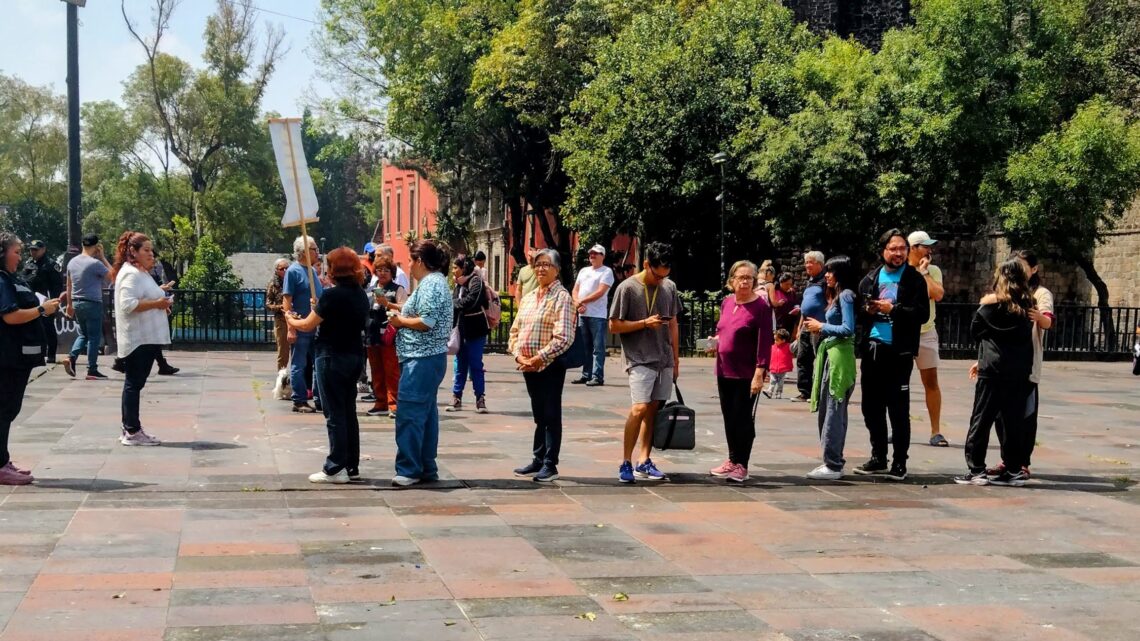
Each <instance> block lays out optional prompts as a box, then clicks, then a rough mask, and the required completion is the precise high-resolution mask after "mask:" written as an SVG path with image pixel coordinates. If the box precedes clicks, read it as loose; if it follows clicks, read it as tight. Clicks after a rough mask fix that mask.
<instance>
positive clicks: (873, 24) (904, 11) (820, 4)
mask: <svg viewBox="0 0 1140 641" xmlns="http://www.w3.org/2000/svg"><path fill="white" fill-rule="evenodd" d="M784 6H786V7H788V8H789V9H791V10H792V11H793V12H795V14H796V18H797V19H798V20H800V21H802V22H806V23H807V24H808V25H809V26H810V27H811V29H812V30H813V31H816V32H824V31H833V32H835V33H838V34H839V35H841V36H855V38H856V39H857V40H859V41H860V42H862V43H863V44H866V45H869V46H871V47H878V45H879V42H880V41H881V40H882V38H883V32H885V31H886V30H887V29H890V28H892V27H900V26H902V25H905V24H907V23H908V22H909V21H910V0H784Z"/></svg>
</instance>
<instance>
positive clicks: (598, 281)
mask: <svg viewBox="0 0 1140 641" xmlns="http://www.w3.org/2000/svg"><path fill="white" fill-rule="evenodd" d="M613 284H614V270H612V269H610V268H609V267H606V266H605V265H602V266H601V267H599V268H597V269H594V266H593V265H587V266H586V267H583V268H582V269H581V270H580V271H579V272H578V278H577V280H575V281H574V286H575V287H576V288H577V289H578V300H582V299H583V298H585V297H587V296H589V295H590V294H593V293H594V292H596V291H598V289H599V288H600V287H601V286H602V285H609V286H610V287H613ZM608 298H609V292H606V294H605V295H603V296H599V297H598V298H597V299H596V300H592V301H590V302H588V303H586V311H585V313H583V314H582V316H585V317H587V318H609V305H608V304H607V299H608Z"/></svg>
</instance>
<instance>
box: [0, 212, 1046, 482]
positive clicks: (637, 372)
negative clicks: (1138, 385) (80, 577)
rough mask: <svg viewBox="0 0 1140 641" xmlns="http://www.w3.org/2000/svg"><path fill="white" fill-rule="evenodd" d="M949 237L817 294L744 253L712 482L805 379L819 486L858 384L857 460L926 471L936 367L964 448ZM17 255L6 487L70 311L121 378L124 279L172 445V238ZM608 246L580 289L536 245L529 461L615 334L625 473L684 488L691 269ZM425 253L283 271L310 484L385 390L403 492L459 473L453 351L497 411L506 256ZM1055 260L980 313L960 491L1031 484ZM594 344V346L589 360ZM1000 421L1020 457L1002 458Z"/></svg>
mask: <svg viewBox="0 0 1140 641" xmlns="http://www.w3.org/2000/svg"><path fill="white" fill-rule="evenodd" d="M936 242H937V241H936V240H934V239H932V238H931V237H930V235H929V234H927V233H925V232H922V231H915V232H912V233H910V234H909V235H906V234H904V233H903V232H902V231H901V230H898V229H891V230H888V231H887V232H885V233H884V234H883V235H882V237H881V238H880V240H879V250H880V258H881V261H880V264H879V265H877V266H876V267H875V268H874V269H872V270H871V271H870V272H868V273H867V274H865V275H864V276H863V277H862V278H860V276H859V272H858V267H857V265H856V263H855V262H854V261H852V260H851V259H850V258H848V257H846V256H833V257H831V258H830V259H826V258H825V256H824V255H823V254H822V253H821V252H818V251H809V252H807V253H805V254H804V256H803V259H804V270H805V275H806V279H805V283H804V287H803V288H802V290H801V291H797V290H796V286H795V278H794V277H793V276H792V275H791V274H789V273H779V272H778V271H777V270H776V268H775V266H774V265H773V264H772V262H771V261H764V262H763V263H762V264H761V265H760V266H757V265H756V264H755V263H753V262H751V261H748V260H741V261H738V262H736V263H735V264H733V265H732V267H731V269H730V270H729V272H728V281H727V282H726V283H725V287H726V289H727V290H728V294H727V295H726V296H725V297H724V299H723V300H722V301H721V303H720V314H719V319H718V321H717V324H716V331H715V333H714V335H713V336H710V337H709V339H708V340H707V349H708V350H709V352H710V353H713V354H715V377H716V385H717V391H718V395H719V399H720V406H721V412H722V415H723V421H724V435H725V442H726V450H727V451H726V458H725V460H724V462H723V463H722V464H720V465H719V466H717V467H715V468H713V469H711V470H709V473H710V474H711V475H713V476H715V477H720V478H724V479H726V480H728V481H730V482H743V481H745V480H747V479H748V478H749V473H748V467H749V462H750V457H751V453H752V448H753V442H754V441H755V439H756V407H757V401H758V398H759V396H760V395H761V394H763V395H764V396H766V397H768V398H773V399H778V398H782V396H783V392H784V385H785V380H786V378H787V376H788V375H789V374H791V373H792V372H795V374H796V378H795V381H794V384H795V387H796V391H797V392H798V395H797V396H795V397H794V398H793V399H792V400H793V401H798V402H807V403H809V404H810V408H811V410H812V411H814V412H817V413H818V420H817V426H818V435H819V445H820V456H821V464H820V465H819V466H818V467H816V468H815V469H813V470H811V471H809V472H807V477H808V478H811V479H815V480H836V479H840V478H842V477H843V475H844V473H845V472H846V471H847V461H846V459H845V457H844V446H845V443H846V438H847V433H848V426H849V418H850V417H849V413H848V407H849V405H850V402H851V398H852V395H853V393H854V390H855V387H856V379H857V378H858V385H859V388H860V394H861V409H862V416H863V421H864V424H865V426H866V428H867V432H868V441H869V444H870V450H871V456H870V458H869V459H868V460H866V461H865V462H863V463H862V464H860V465H858V466H856V467H854V468H853V469H852V470H851V471H852V472H853V473H855V474H858V475H881V476H884V477H885V478H887V479H891V480H896V481H901V480H904V479H906V477H907V472H908V471H907V460H908V456H909V451H908V450H909V446H910V441H911V435H910V431H911V424H910V422H911V417H910V382H911V378H912V373H913V370H914V369H915V368H917V369H918V370H919V377H920V380H921V381H922V384H923V389H924V392H925V398H926V405H927V409H928V414H929V416H930V422H931V435H930V438H929V444H930V445H931V446H936V447H945V446H947V445H948V444H949V442H948V440H947V438H946V437H945V436H944V435H943V434H942V433H941V429H940V422H939V421H940V410H941V395H940V393H939V388H938V377H937V370H938V366H939V359H938V336H937V333H936V330H935V324H934V320H935V319H934V315H935V310H936V307H935V303H936V302H937V301H939V300H941V299H942V297H943V296H944V293H945V292H944V288H943V286H942V283H943V279H942V273H941V271H940V270H939V269H938V268H937V267H936V266H935V265H933V264H932V261H931V248H932V246H933V245H935V243H936ZM0 247H2V256H3V263H2V266H3V269H2V270H0V318H2V320H3V325H0V329H2V330H3V331H2V332H0V337H2V339H3V340H2V341H0V349H2V350H3V357H2V360H0V376H2V377H3V380H2V381H0V383H2V384H3V386H4V388H5V389H6V390H12V391H14V392H16V393H14V394H12V393H10V394H6V395H5V396H4V401H3V405H2V407H0V437H2V439H3V442H2V444H3V446H4V449H3V450H0V454H2V457H0V460H2V462H3V464H2V466H0V483H2V484H26V483H30V482H31V481H32V480H33V479H32V476H31V474H30V473H29V472H28V471H27V470H22V469H20V468H18V467H17V466H16V465H15V464H14V463H12V461H11V460H10V456H9V455H8V452H7V449H6V445H7V436H8V432H9V430H10V427H11V422H12V420H13V419H14V418H15V416H16V415H17V414H18V413H19V410H20V407H21V403H22V398H23V389H24V387H25V386H26V384H27V380H28V376H29V373H30V371H31V369H32V368H33V367H35V366H37V365H41V364H43V363H44V362H46V361H47V360H50V359H51V358H53V357H54V350H52V348H51V346H50V343H49V341H48V335H49V334H50V335H53V336H54V333H55V332H54V327H53V326H51V324H50V320H51V318H52V316H53V315H55V314H56V313H57V312H58V311H59V310H60V309H61V307H62V308H63V309H65V310H66V312H67V314H68V315H69V316H70V317H72V318H74V319H76V322H77V325H78V328H79V339H78V340H77V341H76V342H75V344H74V345H73V347H72V349H71V351H70V353H69V354H68V357H67V359H66V361H65V363H64V367H65V369H66V370H67V373H68V374H69V375H72V376H75V367H76V363H77V358H78V357H79V356H80V355H81V354H82V353H84V351H86V354H87V378H88V379H90V380H99V379H101V378H105V376H103V375H102V374H101V373H100V372H99V369H98V366H97V359H98V355H99V351H100V346H101V345H100V343H101V337H102V331H103V327H102V323H103V318H104V311H103V309H102V307H103V301H104V289H105V288H106V286H107V285H108V284H110V285H111V290H112V292H113V295H112V301H113V305H114V312H115V336H116V339H117V346H118V357H119V363H118V364H117V365H116V369H121V371H123V372H124V374H125V377H124V384H123V392H122V408H121V414H122V427H121V432H120V437H119V438H120V442H121V443H122V444H123V445H158V444H160V441H159V439H158V438H156V437H154V436H153V435H151V434H149V433H148V432H147V431H146V430H145V429H144V427H143V421H142V417H141V416H140V397H141V392H142V390H143V388H144V387H145V385H146V382H147V379H148V377H149V375H150V373H151V370H152V368H153V366H154V364H155V362H156V361H159V360H160V359H161V354H162V348H163V346H165V345H168V344H169V343H170V325H169V321H168V314H169V312H170V310H171V307H172V302H173V299H172V297H171V296H170V295H169V293H170V289H171V287H172V285H173V283H171V282H165V283H164V282H163V281H164V280H165V278H164V275H162V274H161V268H157V267H156V266H157V265H160V264H161V263H159V262H158V261H157V260H156V257H155V253H154V247H153V245H152V243H151V241H150V240H149V239H148V238H147V237H146V236H144V235H143V234H140V233H137V232H125V233H124V234H123V235H122V236H121V237H120V238H119V239H118V242H117V243H116V247H115V252H114V261H113V262H111V261H108V260H107V258H106V257H105V256H104V253H103V249H102V245H101V244H100V242H99V239H98V238H97V237H95V236H93V235H89V236H87V237H85V238H84V239H83V254H82V255H80V256H77V257H76V258H75V259H73V260H72V261H71V262H70V263H69V265H68V267H67V271H66V277H64V276H63V275H61V274H60V273H59V272H58V271H56V272H54V273H55V278H53V277H52V268H51V266H50V263H49V261H46V260H45V258H44V252H43V249H44V248H43V246H42V243H38V241H37V242H33V243H30V246H29V248H30V250H31V259H30V260H29V261H28V264H27V267H25V268H24V271H23V273H22V274H21V271H20V267H21V265H22V250H23V245H22V243H21V241H20V240H19V239H18V238H17V237H15V236H13V235H12V234H7V233H5V234H0ZM587 256H588V261H589V262H588V264H587V265H585V266H583V267H582V268H581V269H579V270H578V271H577V273H576V275H575V278H574V286H573V288H572V289H571V290H569V291H568V290H567V289H566V288H565V287H563V285H562V281H563V275H564V274H563V271H564V266H563V264H562V257H561V256H560V255H559V253H558V252H557V251H554V250H550V249H538V250H531V251H530V252H529V253H528V261H527V264H526V265H524V266H523V268H522V269H521V271H520V273H519V276H518V281H519V288H520V289H519V296H520V300H519V303H518V309H517V313H516V314H515V315H514V317H513V319H512V322H511V325H510V328H509V331H508V336H509V341H508V351H509V353H510V354H511V356H513V358H514V361H515V364H516V367H517V369H518V371H519V372H521V374H522V380H523V383H524V384H525V386H526V390H527V393H528V395H529V397H530V401H531V412H532V417H533V421H534V438H533V447H532V451H531V453H530V459H529V462H527V463H526V464H524V465H522V466H520V467H518V468H517V469H515V470H514V473H515V475H517V476H519V477H525V478H533V479H534V480H535V481H536V482H550V481H553V480H555V479H557V478H558V476H559V470H558V465H559V454H560V450H561V441H562V393H563V387H564V383H565V380H566V374H567V372H568V371H570V370H574V371H575V373H576V374H577V375H576V376H575V378H573V380H572V381H571V383H573V384H582V385H584V386H586V387H599V386H603V385H605V381H606V377H605V359H606V342H607V337H608V336H609V335H614V336H616V337H617V338H618V340H619V342H620V344H621V354H622V367H623V369H624V371H625V373H626V376H627V379H628V384H629V390H630V407H629V411H628V414H627V415H626V420H625V424H624V430H623V436H622V451H621V460H620V462H619V465H618V472H617V476H618V480H619V481H620V482H621V483H635V482H638V481H647V482H653V481H662V480H666V479H667V478H668V477H667V475H666V474H665V473H664V472H663V471H661V470H660V469H659V468H658V467H657V465H656V464H655V463H654V461H653V459H652V456H651V455H652V445H653V431H654V425H655V423H656V417H657V413H658V410H659V409H660V408H661V407H662V406H663V404H664V403H665V402H666V401H668V400H669V399H670V398H671V396H672V394H673V392H674V391H675V390H676V387H677V382H678V379H679V376H680V373H681V360H680V340H679V322H678V319H679V316H680V315H681V313H682V311H683V308H682V304H681V300H680V297H679V295H678V291H677V287H676V285H675V284H674V282H673V281H672V280H671V278H670V276H671V273H672V269H673V263H674V257H673V253H672V249H671V247H670V246H669V245H667V244H663V243H650V244H648V245H646V246H645V247H644V249H643V256H644V260H643V262H642V265H641V270H640V271H638V272H637V273H634V274H631V275H629V276H628V277H625V278H623V279H621V280H620V281H619V282H617V284H616V285H615V275H614V273H613V271H612V270H611V269H610V268H609V267H607V266H606V265H605V258H606V249H605V247H603V246H601V245H594V246H592V247H591V248H590V249H589V250H588V251H587ZM409 257H410V263H409V266H408V271H407V272H405V271H404V269H403V268H402V266H401V265H399V264H397V263H396V262H395V256H394V251H393V249H392V247H390V246H387V245H373V244H372V243H368V244H366V245H365V247H364V252H363V254H361V255H358V254H357V253H356V252H355V251H353V250H352V249H350V248H348V247H339V248H337V249H334V250H332V251H331V252H329V253H328V254H327V255H326V256H323V257H322V256H321V253H320V248H319V247H318V246H317V243H316V241H315V240H314V239H312V238H308V237H305V236H301V237H298V238H297V239H296V241H295V242H294V244H293V260H291V261H290V260H288V259H280V260H278V261H277V262H276V263H275V264H274V270H273V271H274V273H273V276H272V278H271V280H270V283H269V286H268V287H267V292H266V307H267V308H268V309H269V310H270V311H271V312H272V313H273V318H274V330H275V331H274V335H275V338H276V341H277V354H276V365H277V368H278V370H279V371H280V372H281V374H280V375H281V377H282V382H284V383H287V388H288V398H289V400H291V401H292V410H293V411H294V412H297V413H302V414H310V413H316V412H320V413H321V414H322V415H323V417H324V419H325V423H326V428H327V432H328V441H329V453H328V455H327V457H326V459H325V462H324V465H323V466H322V468H321V470H320V471H319V472H316V473H314V474H312V475H311V476H310V477H309V478H310V481H312V482H314V483H347V482H350V481H352V480H354V479H357V478H359V476H360V426H359V421H358V418H357V410H356V407H357V405H356V404H357V402H358V399H357V396H358V393H360V392H361V391H363V392H365V393H364V395H363V397H362V398H361V399H360V400H363V401H365V402H369V403H371V406H370V408H369V409H368V410H367V411H366V413H367V414H368V415H370V416H384V415H386V416H388V417H390V418H392V419H394V420H395V440H396V446H397V453H396V460H395V471H396V474H395V476H394V477H393V478H392V483H393V484H394V485H397V486H410V485H415V484H418V483H423V482H430V481H433V480H436V479H438V476H439V468H438V465H437V462H436V456H437V450H438V444H439V413H438V405H437V402H436V395H437V390H438V388H439V386H440V385H441V384H442V382H443V380H444V378H445V376H446V373H447V369H448V368H447V358H448V356H449V355H452V356H453V357H454V358H453V362H452V364H453V367H452V385H451V392H452V399H451V401H450V403H448V404H446V410H447V411H448V412H459V411H462V410H463V407H464V405H463V400H464V399H463V395H464V392H465V389H466V387H467V381H468V379H470V381H471V386H472V388H473V392H474V398H475V411H476V412H480V413H484V412H487V411H488V406H487V399H486V380H485V377H484V373H485V371H484V363H483V353H484V349H485V346H486V341H487V337H488V335H489V334H490V333H491V330H492V329H493V327H494V326H495V325H496V324H497V321H498V309H497V307H496V306H495V303H496V302H497V294H495V293H494V292H492V291H491V289H492V288H491V287H490V285H489V284H488V282H487V275H486V268H485V267H484V263H485V261H486V256H485V255H483V254H482V252H478V253H476V254H475V255H473V256H467V255H463V254H460V255H458V256H454V257H452V256H449V254H448V252H447V250H446V248H445V247H443V246H442V245H440V244H439V243H437V242H435V241H434V240H430V239H424V240H420V241H417V242H415V243H414V244H413V245H412V246H411V247H410V252H409ZM449 267H450V279H449V277H448V268H449ZM1038 269H1039V266H1038V263H1037V259H1036V257H1035V256H1034V255H1033V254H1032V253H1031V252H1028V251H1019V252H1016V253H1015V254H1014V255H1013V256H1011V257H1010V258H1009V259H1008V260H1006V261H1004V262H1003V263H1002V264H1001V265H1000V267H999V268H998V270H997V272H996V274H995V277H994V282H993V287H992V291H991V292H990V293H989V294H987V295H986V297H985V298H983V299H982V300H981V301H980V305H979V308H978V310H977V313H976V314H975V317H974V319H973V322H972V325H971V333H972V334H973V336H974V338H975V339H977V341H978V343H979V348H978V362H977V363H976V364H975V365H974V366H973V368H971V376H972V377H974V378H976V379H977V383H976V387H975V399H974V407H973V412H972V417H971V420H970V425H969V430H968V433H967V435H966V439H965V458H966V467H967V472H966V473H965V474H963V475H962V476H960V477H957V478H956V479H955V481H957V482H959V483H964V484H972V485H982V484H996V485H1021V484H1023V483H1024V482H1025V481H1026V480H1027V479H1028V478H1029V475H1030V472H1029V465H1030V459H1031V455H1032V450H1033V444H1034V442H1035V436H1036V424H1037V420H1036V419H1037V407H1038V403H1039V399H1038V387H1037V384H1038V383H1039V381H1040V376H1041V359H1042V339H1043V332H1044V331H1046V330H1047V329H1049V328H1050V327H1051V324H1052V320H1053V316H1052V310H1053V308H1052V305H1053V303H1052V296H1051V294H1050V293H1049V292H1048V290H1046V289H1045V288H1044V287H1042V286H1041V285H1040V278H1039V276H1038V273H1037V272H1038ZM23 276H27V278H26V279H25V278H24V277H23ZM567 276H568V275H567ZM409 277H410V278H409ZM413 282H414V283H415V287H414V288H413V287H412V283H413ZM41 291H42V292H43V293H39V294H37V292H41ZM578 345H580V346H581V350H580V352H581V353H580V354H576V353H575V350H576V346H578ZM857 353H858V354H859V355H860V358H859V359H858V362H857V358H856V355H857ZM793 365H794V367H793ZM164 368H166V369H167V370H169V369H174V368H171V367H170V366H169V364H164V363H161V362H160V369H159V373H160V374H161V373H164ZM579 368H580V371H579ZM175 371H177V370H176V369H175ZM857 373H858V375H857ZM361 385H363V386H364V387H363V388H361V387H360V386H361ZM994 426H996V431H997V435H998V438H999V440H1000V441H1001V461H1000V463H999V464H998V465H996V466H993V467H987V464H986V450H987V446H988V439H989V431H990V428H991V427H994Z"/></svg>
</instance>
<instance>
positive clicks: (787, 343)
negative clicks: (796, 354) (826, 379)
mask: <svg viewBox="0 0 1140 641" xmlns="http://www.w3.org/2000/svg"><path fill="white" fill-rule="evenodd" d="M791 340H792V335H791V334H790V333H788V330H786V329H778V330H776V340H775V342H774V343H773V344H772V357H771V359H770V362H769V363H768V365H769V370H768V372H769V373H770V374H771V375H772V381H771V382H770V383H769V384H768V389H766V390H764V396H767V397H768V398H783V397H784V377H785V376H787V375H788V372H790V371H792V361H793V360H794V359H793V358H792V346H791Z"/></svg>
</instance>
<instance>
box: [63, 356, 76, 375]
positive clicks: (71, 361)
mask: <svg viewBox="0 0 1140 641" xmlns="http://www.w3.org/2000/svg"><path fill="white" fill-rule="evenodd" d="M63 371H65V372H67V375H68V376H70V377H71V378H75V357H74V356H68V357H67V360H65V361H63Z"/></svg>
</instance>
